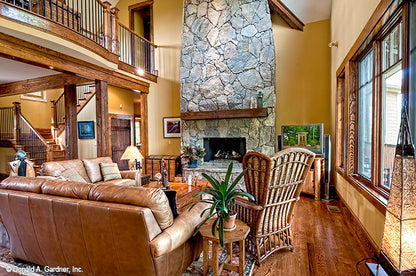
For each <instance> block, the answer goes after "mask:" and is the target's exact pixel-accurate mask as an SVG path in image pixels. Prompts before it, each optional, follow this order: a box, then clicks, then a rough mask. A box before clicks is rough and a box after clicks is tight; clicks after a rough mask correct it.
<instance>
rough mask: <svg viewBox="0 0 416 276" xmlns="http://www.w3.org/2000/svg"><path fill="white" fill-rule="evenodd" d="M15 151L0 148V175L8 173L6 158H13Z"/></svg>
mask: <svg viewBox="0 0 416 276" xmlns="http://www.w3.org/2000/svg"><path fill="white" fill-rule="evenodd" d="M15 154H16V151H15V150H14V149H13V148H3V147H0V173H9V172H8V171H7V156H14V155H15Z"/></svg>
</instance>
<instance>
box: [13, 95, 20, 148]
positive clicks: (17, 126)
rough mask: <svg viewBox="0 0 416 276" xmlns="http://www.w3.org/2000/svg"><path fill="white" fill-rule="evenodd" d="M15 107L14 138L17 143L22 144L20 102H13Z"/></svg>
mask: <svg viewBox="0 0 416 276" xmlns="http://www.w3.org/2000/svg"><path fill="white" fill-rule="evenodd" d="M13 109H14V126H13V139H15V140H16V144H20V113H21V109H20V103H19V102H13Z"/></svg>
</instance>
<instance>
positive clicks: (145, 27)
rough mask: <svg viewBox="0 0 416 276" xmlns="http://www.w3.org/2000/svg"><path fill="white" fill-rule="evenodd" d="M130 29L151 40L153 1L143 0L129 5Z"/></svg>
mask: <svg viewBox="0 0 416 276" xmlns="http://www.w3.org/2000/svg"><path fill="white" fill-rule="evenodd" d="M129 11H130V29H131V30H133V31H134V32H135V33H136V34H139V35H140V36H142V37H143V38H145V39H147V40H148V41H150V42H153V20H152V14H153V1H144V2H142V3H138V4H135V5H131V6H129Z"/></svg>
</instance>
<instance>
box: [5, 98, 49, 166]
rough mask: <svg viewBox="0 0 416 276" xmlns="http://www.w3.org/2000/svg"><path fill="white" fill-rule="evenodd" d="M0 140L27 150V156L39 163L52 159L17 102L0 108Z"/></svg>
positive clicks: (15, 147)
mask: <svg viewBox="0 0 416 276" xmlns="http://www.w3.org/2000/svg"><path fill="white" fill-rule="evenodd" d="M0 122H1V124H0V140H1V141H9V142H10V143H11V145H12V146H13V147H14V149H15V150H16V151H17V150H24V151H26V152H28V157H29V158H30V159H33V160H34V161H35V164H36V165H41V164H42V163H44V162H46V161H50V160H52V150H51V148H50V146H49V144H48V143H47V142H46V141H45V139H44V138H43V137H42V136H41V135H40V134H39V132H38V131H37V130H36V129H35V128H33V127H32V125H31V124H30V123H29V122H28V120H27V119H26V118H25V117H24V116H23V115H22V113H21V107H20V103H19V102H13V106H12V107H2V108H0Z"/></svg>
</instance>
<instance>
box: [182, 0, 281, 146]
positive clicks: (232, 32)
mask: <svg viewBox="0 0 416 276" xmlns="http://www.w3.org/2000/svg"><path fill="white" fill-rule="evenodd" d="M275 68H276V65H275V49H274V42H273V35H272V23H271V18H270V10H269V5H268V2H267V0H202V1H201V0H185V1H184V22H183V28H182V50H181V68H180V78H181V112H187V111H212V110H231V109H245V108H249V106H250V100H251V98H252V97H254V98H256V99H257V93H258V92H259V91H262V92H263V93H264V107H268V117H267V118H251V119H220V120H198V121H183V125H182V144H197V145H203V137H245V138H246V143H247V150H255V151H260V152H263V153H265V154H272V153H274V152H275V150H276V148H275V144H276V135H275V109H274V107H275V101H276V100H275V70H276V69H275Z"/></svg>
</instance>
